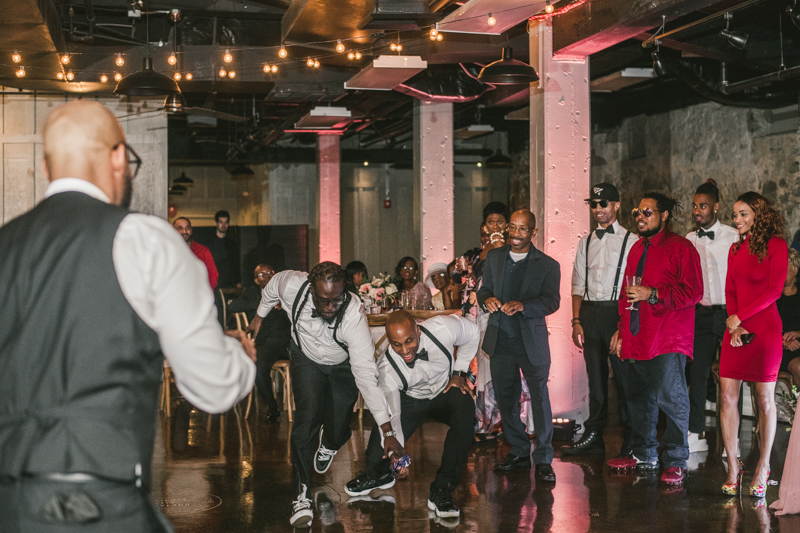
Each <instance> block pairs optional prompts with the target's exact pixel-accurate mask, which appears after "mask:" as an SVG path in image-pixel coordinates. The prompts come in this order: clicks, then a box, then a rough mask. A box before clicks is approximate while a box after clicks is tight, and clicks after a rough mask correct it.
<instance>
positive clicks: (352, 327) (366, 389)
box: [257, 270, 389, 425]
mask: <svg viewBox="0 0 800 533" xmlns="http://www.w3.org/2000/svg"><path fill="white" fill-rule="evenodd" d="M307 280H308V274H307V273H305V272H298V271H295V270H285V271H283V272H279V273H277V274H275V276H274V277H273V278H272V279H271V280H270V281H269V283H267V286H266V287H264V290H263V291H261V304H260V305H259V307H258V311H257V313H258V316H260V317H262V318H263V317H265V316H267V315H268V314H269V312H270V311H271V310H272V308H273V307H275V305H277V304H278V302H280V304H281V306H282V307H283V309H284V310H286V312H287V313H288V314H289V319H290V320H291V321H292V339H293V340H294V341H295V342H297V341H298V339H299V343H300V346H299V348H300V349H301V350H302V352H303V354H304V355H305V356H306V357H308V358H309V359H311V360H312V361H314V362H315V363H317V364H320V365H338V364H339V363H343V362H344V361H346V360H347V358H348V357H349V358H350V367H351V369H352V371H353V377H354V378H355V380H356V385H357V386H358V390H359V391H361V396H362V397H363V398H364V403H366V404H367V408H368V409H369V410H370V413H372V417H373V418H374V419H375V422H377V423H378V425H381V424H384V423H386V422H388V421H389V412H388V409H387V407H386V398H384V396H383V394H382V393H381V389H380V387H379V386H378V368H377V365H376V364H375V345H374V344H373V342H372V335H371V334H370V332H369V324H367V315H366V314H364V308H363V307H362V306H361V301H360V300H359V299H358V297H357V296H356V295H354V294H351V297H352V300H351V301H350V304H349V305H348V306H347V309H346V310H345V313H344V316H343V317H342V322H341V323H340V324H339V328H338V330H337V331H336V340H338V341H339V342H341V343H342V344H344V345H345V346H347V349H348V351H349V352H350V353H349V355H348V352H345V351H344V350H343V349H342V347H341V346H339V344H337V342H336V340H334V338H333V324H330V323H328V322H327V321H325V320H324V319H323V318H321V317H312V316H311V313H312V310H314V309H315V308H314V301H313V299H312V296H311V295H309V296H308V300H307V301H306V304H305V305H304V306H303V309H302V311H300V314H299V315H298V316H297V320H296V323H295V316H294V315H295V310H294V302H295V299H296V298H297V293H298V292H299V291H300V288H301V287H302V286H303V284H304V283H305V282H306V281H307ZM308 290H309V287H306V289H305V290H304V291H303V295H301V297H300V300H299V301H298V303H297V306H298V308H299V307H300V304H301V303H302V302H303V299H304V298H305V293H306V292H307V291H308ZM295 331H296V332H297V335H295Z"/></svg>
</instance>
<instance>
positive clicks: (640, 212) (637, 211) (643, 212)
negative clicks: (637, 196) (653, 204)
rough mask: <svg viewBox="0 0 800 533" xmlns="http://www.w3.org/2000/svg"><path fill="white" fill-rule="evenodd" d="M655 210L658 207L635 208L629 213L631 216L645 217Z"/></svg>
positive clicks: (648, 216)
mask: <svg viewBox="0 0 800 533" xmlns="http://www.w3.org/2000/svg"><path fill="white" fill-rule="evenodd" d="M656 211H658V209H650V208H649V207H648V208H647V209H639V208H636V209H634V210H633V211H631V214H632V215H633V218H639V215H644V217H645V218H650V215H652V214H653V213H655V212H656Z"/></svg>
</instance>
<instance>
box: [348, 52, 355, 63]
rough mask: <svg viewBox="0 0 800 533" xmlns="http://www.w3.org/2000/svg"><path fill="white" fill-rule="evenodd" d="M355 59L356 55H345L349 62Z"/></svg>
mask: <svg viewBox="0 0 800 533" xmlns="http://www.w3.org/2000/svg"><path fill="white" fill-rule="evenodd" d="M355 58H356V55H355V54H354V53H353V52H350V53H349V54H347V59H349V60H350V61H352V60H354V59H355Z"/></svg>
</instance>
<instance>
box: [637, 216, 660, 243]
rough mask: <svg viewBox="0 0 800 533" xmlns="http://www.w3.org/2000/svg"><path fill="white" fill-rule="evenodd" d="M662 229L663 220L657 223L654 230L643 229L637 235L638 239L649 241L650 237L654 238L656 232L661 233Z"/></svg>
mask: <svg viewBox="0 0 800 533" xmlns="http://www.w3.org/2000/svg"><path fill="white" fill-rule="evenodd" d="M662 229H664V221H663V220H659V221H658V226H657V227H655V228H653V229H643V230H642V231H641V232H640V233H639V236H640V237H644V238H646V239H649V238H650V237H653V236H655V235H656V234H658V232H659V231H661V230H662Z"/></svg>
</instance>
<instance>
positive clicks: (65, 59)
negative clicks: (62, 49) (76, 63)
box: [61, 54, 69, 65]
mask: <svg viewBox="0 0 800 533" xmlns="http://www.w3.org/2000/svg"><path fill="white" fill-rule="evenodd" d="M61 63H62V64H64V65H69V54H64V55H63V56H61Z"/></svg>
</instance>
